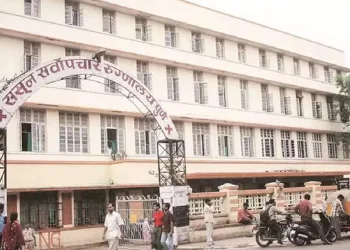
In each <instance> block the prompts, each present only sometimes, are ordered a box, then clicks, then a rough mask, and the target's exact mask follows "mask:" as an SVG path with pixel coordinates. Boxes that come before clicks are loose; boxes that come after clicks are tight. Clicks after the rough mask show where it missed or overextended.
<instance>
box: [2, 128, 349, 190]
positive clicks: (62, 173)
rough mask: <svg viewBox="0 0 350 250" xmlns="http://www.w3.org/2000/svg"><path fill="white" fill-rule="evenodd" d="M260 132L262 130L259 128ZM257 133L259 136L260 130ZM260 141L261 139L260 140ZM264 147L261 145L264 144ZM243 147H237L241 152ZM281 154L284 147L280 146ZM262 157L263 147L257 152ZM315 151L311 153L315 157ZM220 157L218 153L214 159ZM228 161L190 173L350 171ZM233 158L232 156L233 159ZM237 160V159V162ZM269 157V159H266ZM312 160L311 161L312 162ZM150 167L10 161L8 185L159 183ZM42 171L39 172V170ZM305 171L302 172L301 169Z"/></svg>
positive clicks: (194, 167)
mask: <svg viewBox="0 0 350 250" xmlns="http://www.w3.org/2000/svg"><path fill="white" fill-rule="evenodd" d="M256 132H258V131H256ZM256 136H257V137H258V138H259V137H260V136H258V133H256ZM256 144H257V145H258V144H260V141H256ZM260 147H261V146H260ZM211 149H212V151H217V145H216V144H213V145H212V148H211ZM240 151H241V149H240V148H236V153H237V154H240ZM277 152H279V153H278V155H281V154H280V150H279V149H278V151H277ZM257 156H258V157H259V158H260V157H261V150H260V151H258V152H257ZM312 156H313V154H312V155H310V158H312ZM215 159H219V158H218V157H214V158H213V159H212V160H215ZM220 160H222V161H225V160H226V161H228V162H227V163H226V164H225V163H223V162H221V163H217V162H215V161H213V162H212V163H205V164H204V163H191V162H188V163H187V174H195V173H197V174H198V173H213V174H214V173H218V174H220V173H237V174H239V173H242V172H244V173H256V172H260V173H265V172H266V171H269V172H273V171H277V170H278V171H280V170H283V169H286V170H303V171H307V172H325V173H327V172H329V171H332V172H336V171H349V169H348V164H347V163H344V164H339V163H338V164H332V163H327V162H323V161H318V162H320V163H319V164H318V163H317V162H315V160H302V159H300V160H295V159H294V160H283V164H282V163H276V164H274V163H273V162H272V161H271V159H261V158H260V159H259V160H260V161H261V163H260V164H257V163H249V161H251V160H249V159H248V160H246V162H245V163H242V162H241V160H242V159H239V160H240V161H237V159H233V160H232V158H231V159H222V158H220ZM229 160H231V161H230V162H229ZM235 161H237V162H236V163H235ZM264 161H266V163H264ZM310 163H311V164H310ZM149 171H158V166H157V163H156V162H155V161H154V162H153V163H142V162H125V163H120V164H114V165H108V164H106V165H103V164H101V165H84V164H81V165H75V164H74V165H73V164H72V165H69V164H64V165H62V164H57V163H53V164H9V167H8V188H9V189H17V188H21V189H23V188H48V187H52V188H62V187H77V188H80V187H89V186H91V187H96V186H109V185H110V184H111V183H110V181H113V185H116V186H120V185H122V186H123V185H141V186H142V185H157V184H158V178H157V177H155V176H153V175H150V174H149ZM38 173H39V174H38ZM300 175H302V173H300Z"/></svg>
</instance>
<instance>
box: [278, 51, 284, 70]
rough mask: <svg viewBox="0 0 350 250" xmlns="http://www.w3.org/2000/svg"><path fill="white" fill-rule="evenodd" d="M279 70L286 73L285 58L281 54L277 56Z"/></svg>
mask: <svg viewBox="0 0 350 250" xmlns="http://www.w3.org/2000/svg"><path fill="white" fill-rule="evenodd" d="M277 69H278V70H279V71H284V56H283V55H281V54H277Z"/></svg>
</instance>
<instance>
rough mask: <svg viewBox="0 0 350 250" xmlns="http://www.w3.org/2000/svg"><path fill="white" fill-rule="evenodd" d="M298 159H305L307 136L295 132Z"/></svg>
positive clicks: (306, 155)
mask: <svg viewBox="0 0 350 250" xmlns="http://www.w3.org/2000/svg"><path fill="white" fill-rule="evenodd" d="M297 144H298V157H299V158H307V157H308V152H307V150H308V148H307V134H306V133H305V132H297Z"/></svg>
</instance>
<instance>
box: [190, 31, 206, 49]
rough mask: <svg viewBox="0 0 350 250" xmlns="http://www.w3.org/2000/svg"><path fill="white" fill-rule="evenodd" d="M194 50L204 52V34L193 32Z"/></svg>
mask: <svg viewBox="0 0 350 250" xmlns="http://www.w3.org/2000/svg"><path fill="white" fill-rule="evenodd" d="M192 51H193V52H197V53H204V39H203V38H202V34H200V33H196V32H192Z"/></svg>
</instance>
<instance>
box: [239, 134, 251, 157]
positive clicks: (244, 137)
mask: <svg viewBox="0 0 350 250" xmlns="http://www.w3.org/2000/svg"><path fill="white" fill-rule="evenodd" d="M240 132H241V151H242V156H243V157H254V129H253V128H247V127H240Z"/></svg>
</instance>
